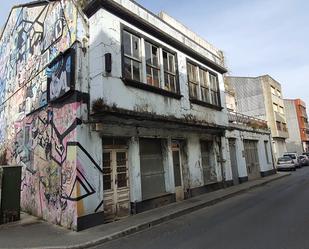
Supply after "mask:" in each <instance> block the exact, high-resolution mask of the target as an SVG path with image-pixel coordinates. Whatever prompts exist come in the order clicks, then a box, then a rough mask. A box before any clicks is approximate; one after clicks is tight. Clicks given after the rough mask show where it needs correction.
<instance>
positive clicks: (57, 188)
mask: <svg viewBox="0 0 309 249" xmlns="http://www.w3.org/2000/svg"><path fill="white" fill-rule="evenodd" d="M78 13H79V12H78V11H77V8H76V6H75V5H74V2H73V1H69V0H63V1H56V2H50V3H47V2H46V3H35V4H30V5H25V6H24V7H18V8H14V9H13V10H12V11H11V14H10V16H9V19H8V22H7V24H6V26H5V29H4V31H3V35H2V37H1V41H0V65H1V67H0V146H1V147H2V148H6V149H7V159H8V162H9V164H12V165H14V164H18V165H22V166H23V169H24V170H23V175H22V197H21V198H22V200H21V204H22V208H23V209H24V210H25V211H27V212H29V213H32V214H34V215H37V216H39V217H42V218H43V219H45V220H48V221H50V222H53V223H56V224H59V225H62V226H65V227H67V228H72V229H75V228H76V220H77V216H78V215H86V214H89V213H94V212H95V211H98V210H99V208H93V210H88V209H82V210H83V212H79V213H78V214H77V206H79V207H82V206H83V203H84V202H86V201H87V198H90V197H92V200H93V196H96V198H95V199H96V201H95V206H96V205H97V203H100V202H101V201H102V198H101V197H100V196H101V194H100V190H99V188H98V185H100V182H94V181H93V177H91V174H95V175H100V172H101V168H100V163H98V162H97V160H96V159H94V157H93V156H92V155H91V152H89V151H87V150H86V149H85V148H87V146H85V145H83V144H82V142H81V141H79V142H78V134H77V133H78V127H80V126H81V125H82V121H81V117H80V115H79V113H85V110H86V109H87V101H88V99H87V94H85V93H76V92H74V85H75V84H77V83H76V82H75V77H74V76H75V65H74V63H75V60H74V58H75V56H76V53H75V52H74V51H75V50H76V49H77V46H76V42H78V41H77V35H76V34H77V30H78V29H79V28H82V29H83V28H84V27H78V26H77V23H78V18H79V16H78V15H79V14H78ZM82 33H83V32H82ZM71 90H72V91H71ZM70 91H71V94H70V95H68V96H67V93H68V92H70ZM81 96H82V97H81ZM60 99H61V100H60ZM0 149H1V148H0ZM79 154H80V155H83V156H82V159H79V157H80V156H78V155H79ZM89 169H90V170H89ZM98 173H99V174H98ZM95 180H97V181H99V180H98V179H95Z"/></svg>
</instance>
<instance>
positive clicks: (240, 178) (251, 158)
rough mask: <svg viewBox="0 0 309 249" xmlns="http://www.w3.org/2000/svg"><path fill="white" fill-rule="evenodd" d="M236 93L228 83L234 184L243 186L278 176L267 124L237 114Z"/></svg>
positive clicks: (226, 87)
mask: <svg viewBox="0 0 309 249" xmlns="http://www.w3.org/2000/svg"><path fill="white" fill-rule="evenodd" d="M235 96H236V93H235V89H234V88H233V86H232V85H231V84H229V82H228V81H227V80H225V97H226V106H227V110H228V120H229V129H228V131H227V132H226V137H227V138H228V141H229V154H230V160H231V169H232V176H233V183H234V184H238V183H243V182H246V181H248V180H254V179H257V178H260V177H264V176H268V175H271V174H274V173H276V169H275V166H274V161H273V153H272V146H271V144H272V138H271V132H270V129H269V127H268V125H267V122H266V121H265V120H262V119H258V118H255V117H253V116H248V115H244V114H241V113H239V112H237V104H238V103H237V101H236V98H235Z"/></svg>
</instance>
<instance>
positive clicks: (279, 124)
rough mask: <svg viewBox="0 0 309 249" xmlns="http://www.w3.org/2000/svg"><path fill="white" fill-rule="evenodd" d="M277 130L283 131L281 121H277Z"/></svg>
mask: <svg viewBox="0 0 309 249" xmlns="http://www.w3.org/2000/svg"><path fill="white" fill-rule="evenodd" d="M276 126H277V130H278V131H281V123H280V122H279V121H276Z"/></svg>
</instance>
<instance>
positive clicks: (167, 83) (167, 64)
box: [163, 50, 177, 93]
mask: <svg viewBox="0 0 309 249" xmlns="http://www.w3.org/2000/svg"><path fill="white" fill-rule="evenodd" d="M163 69H164V88H165V90H168V91H171V92H175V93H176V92H177V86H176V59H175V55H173V54H171V53H169V52H166V51H165V50H163Z"/></svg>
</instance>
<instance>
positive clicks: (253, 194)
mask: <svg viewBox="0 0 309 249" xmlns="http://www.w3.org/2000/svg"><path fill="white" fill-rule="evenodd" d="M95 248H96V249H99V248H100V249H131V248H132V249H165V248H175V249H309V167H306V168H302V169H299V170H297V171H296V172H295V173H294V172H293V174H292V176H289V177H285V178H284V179H281V180H278V181H276V182H273V183H270V184H267V185H265V186H263V187H260V188H256V189H254V190H252V191H249V192H247V193H244V194H241V195H239V196H236V197H234V198H231V199H228V200H226V201H223V202H221V203H218V204H216V205H214V206H212V207H207V208H204V209H201V210H199V211H196V212H194V213H191V214H188V215H185V216H182V217H180V218H177V219H174V220H172V221H169V222H167V223H164V224H161V225H159V226H156V227H153V228H151V229H149V230H146V231H143V232H140V233H137V234H133V235H131V236H128V237H125V238H121V239H118V240H115V241H111V242H108V243H105V244H103V245H102V246H98V247H95Z"/></svg>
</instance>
